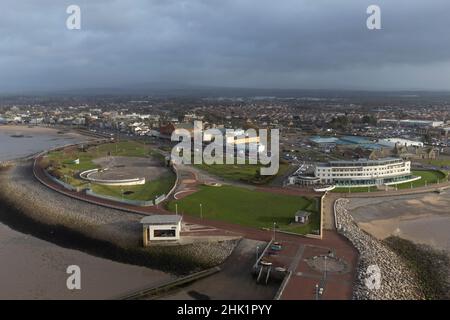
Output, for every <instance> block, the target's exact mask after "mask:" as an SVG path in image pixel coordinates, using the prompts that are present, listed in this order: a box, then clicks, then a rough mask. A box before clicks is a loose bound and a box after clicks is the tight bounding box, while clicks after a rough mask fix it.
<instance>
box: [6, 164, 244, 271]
mask: <svg viewBox="0 0 450 320" xmlns="http://www.w3.org/2000/svg"><path fill="white" fill-rule="evenodd" d="M141 218H142V216H141V215H138V214H134V213H130V212H124V211H120V210H115V209H110V208H106V207H101V206H97V205H93V204H90V203H87V202H84V201H79V200H76V199H73V198H70V197H67V196H65V195H63V194H60V193H58V192H55V191H53V190H51V189H49V188H46V187H45V186H43V185H42V184H41V183H39V182H38V181H37V180H36V179H35V178H34V177H33V170H32V165H31V164H30V163H16V165H15V166H12V167H7V168H3V169H2V170H0V221H2V222H4V223H5V224H7V225H10V226H11V227H12V228H14V229H17V230H19V231H22V232H27V233H31V234H33V235H35V236H37V237H40V238H43V239H44V240H48V241H51V242H55V243H57V244H61V245H63V246H67V247H71V248H76V249H79V250H82V251H86V252H88V253H91V254H94V255H97V256H101V257H105V258H109V259H112V260H116V261H120V262H126V263H131V264H136V265H143V266H147V267H151V268H157V269H160V270H163V271H168V272H173V273H178V274H186V273H189V272H192V271H198V270H200V269H205V268H210V267H212V266H215V265H217V264H220V263H222V262H223V261H224V260H225V259H226V258H227V257H228V256H229V255H230V254H231V252H232V251H233V249H234V247H235V246H236V244H237V241H238V240H226V241H221V242H196V243H192V244H186V245H178V246H151V247H147V248H143V247H142V226H141V224H140V222H139V221H140V219H141Z"/></svg>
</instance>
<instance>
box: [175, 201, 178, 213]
mask: <svg viewBox="0 0 450 320" xmlns="http://www.w3.org/2000/svg"><path fill="white" fill-rule="evenodd" d="M175 214H176V215H178V203H175Z"/></svg>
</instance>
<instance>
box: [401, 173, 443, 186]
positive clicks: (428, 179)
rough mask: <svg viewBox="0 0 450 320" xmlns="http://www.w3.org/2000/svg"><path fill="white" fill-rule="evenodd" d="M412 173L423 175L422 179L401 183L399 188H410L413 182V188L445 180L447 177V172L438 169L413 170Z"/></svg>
mask: <svg viewBox="0 0 450 320" xmlns="http://www.w3.org/2000/svg"><path fill="white" fill-rule="evenodd" d="M411 173H412V174H413V175H414V176H420V177H422V178H421V179H420V180H416V181H413V182H412V183H411V182H407V183H401V184H398V185H397V188H398V189H409V188H411V184H412V187H413V188H418V187H424V186H426V185H430V184H435V183H438V182H443V181H444V180H445V179H446V177H447V176H446V174H444V173H443V172H441V171H437V170H412V171H411Z"/></svg>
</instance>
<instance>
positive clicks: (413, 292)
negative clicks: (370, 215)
mask: <svg viewBox="0 0 450 320" xmlns="http://www.w3.org/2000/svg"><path fill="white" fill-rule="evenodd" d="M348 202H349V200H348V199H338V200H336V202H335V204H334V211H335V212H334V213H335V221H336V228H337V230H338V232H339V233H341V234H342V235H344V236H345V237H346V238H348V239H349V240H350V241H351V242H352V244H353V245H354V246H355V248H356V249H357V250H358V251H359V254H360V257H359V263H358V270H357V278H356V283H355V286H354V290H353V298H354V299H357V300H412V299H414V300H417V299H424V296H423V295H422V294H421V293H420V290H419V287H418V285H417V279H416V277H415V275H414V273H413V272H412V271H411V270H410V269H409V268H407V267H406V265H405V263H404V262H403V260H402V259H401V258H400V257H399V256H398V255H397V254H395V253H394V252H393V251H391V250H390V249H389V248H388V247H387V246H385V245H384V244H383V243H381V242H380V241H378V240H377V239H375V238H374V237H372V236H371V235H369V234H367V233H365V232H364V231H362V230H361V229H360V228H359V227H358V226H357V224H356V223H355V222H354V220H353V218H352V216H351V215H350V214H349V213H348V211H347V208H346V204H347V203H348ZM374 265H375V266H377V267H378V268H379V270H380V282H379V284H380V286H379V287H377V286H374V285H372V283H369V284H368V285H367V284H366V282H367V279H372V278H373V275H372V274H370V273H369V272H368V270H370V269H369V266H374ZM375 283H376V281H375V282H373V284H375ZM371 288H372V289H371Z"/></svg>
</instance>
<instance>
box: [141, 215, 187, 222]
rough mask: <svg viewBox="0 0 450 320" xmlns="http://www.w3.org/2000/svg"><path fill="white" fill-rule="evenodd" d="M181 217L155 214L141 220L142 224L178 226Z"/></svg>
mask: <svg viewBox="0 0 450 320" xmlns="http://www.w3.org/2000/svg"><path fill="white" fill-rule="evenodd" d="M180 221H181V216H178V215H175V214H155V215H151V216H147V217H144V218H142V219H141V223H142V224H177V223H178V222H180Z"/></svg>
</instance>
